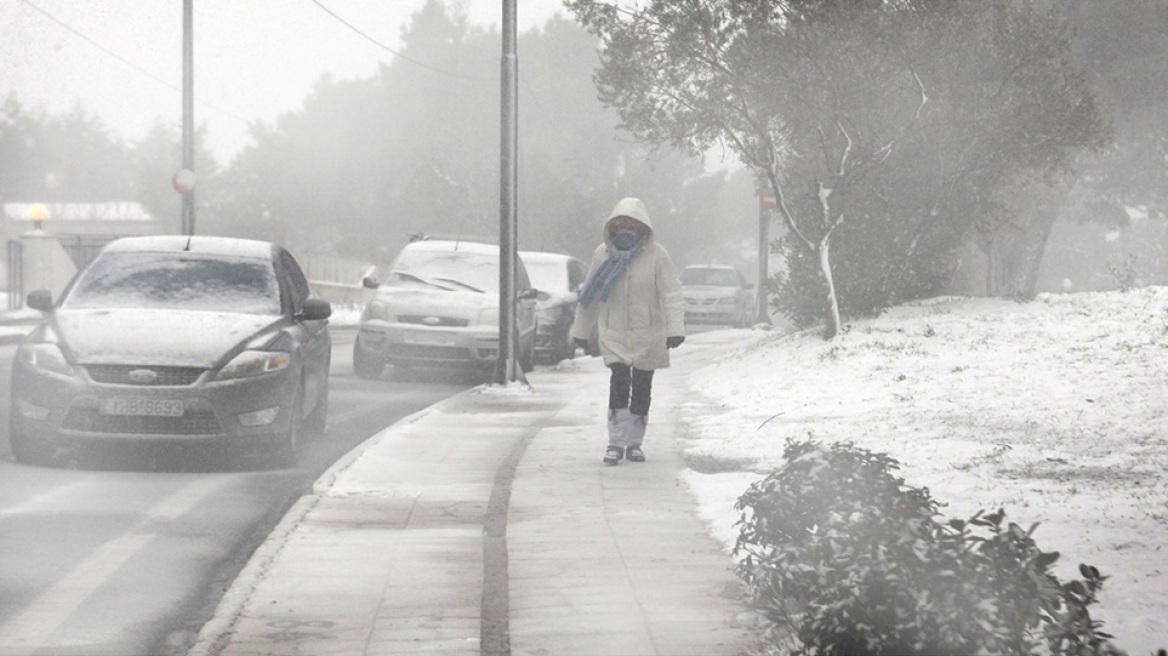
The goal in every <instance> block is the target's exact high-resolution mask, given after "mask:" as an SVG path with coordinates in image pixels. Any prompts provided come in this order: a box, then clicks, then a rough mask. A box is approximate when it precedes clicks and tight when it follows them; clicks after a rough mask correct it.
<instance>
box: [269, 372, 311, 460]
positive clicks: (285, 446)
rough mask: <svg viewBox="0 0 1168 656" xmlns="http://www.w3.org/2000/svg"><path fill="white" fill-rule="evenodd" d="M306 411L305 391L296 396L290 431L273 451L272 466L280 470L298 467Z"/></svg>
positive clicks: (280, 438) (289, 424)
mask: <svg viewBox="0 0 1168 656" xmlns="http://www.w3.org/2000/svg"><path fill="white" fill-rule="evenodd" d="M303 409H304V389H303V388H301V389H300V391H299V392H297V394H296V400H295V401H293V402H292V413H291V414H292V417H291V420H290V421H289V422H288V430H287V431H285V433H284V434H283V435H281V436H280V437H279V438H278V439H277V440H276V443H275V445H273V449H272V458H271V461H272V466H274V467H276V468H278V469H292V468H294V467H296V465H297V457H296V447H297V446H298V445H299V444H300V433H301V431H302V430H303V429H304V423H305V420H304V418H303V417H301V414H302V413H303Z"/></svg>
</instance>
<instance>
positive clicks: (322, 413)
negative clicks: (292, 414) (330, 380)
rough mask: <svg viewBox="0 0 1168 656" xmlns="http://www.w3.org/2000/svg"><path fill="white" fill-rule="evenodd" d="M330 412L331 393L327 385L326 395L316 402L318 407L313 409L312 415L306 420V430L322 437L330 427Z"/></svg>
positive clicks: (322, 395) (323, 394)
mask: <svg viewBox="0 0 1168 656" xmlns="http://www.w3.org/2000/svg"><path fill="white" fill-rule="evenodd" d="M328 412H329V391H328V385H327V384H326V385H325V388H324V393H322V394H321V395H320V400H319V401H317V402H316V407H315V408H313V409H312V414H310V415H308V418H307V419H305V420H304V428H305V429H306V430H307V431H308V432H309V433H311V434H313V435H320V434H321V433H323V432H324V431H325V428H327V427H328Z"/></svg>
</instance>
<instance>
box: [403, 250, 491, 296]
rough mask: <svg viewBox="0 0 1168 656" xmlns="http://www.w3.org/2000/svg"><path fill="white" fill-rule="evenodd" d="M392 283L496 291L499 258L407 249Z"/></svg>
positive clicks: (480, 254)
mask: <svg viewBox="0 0 1168 656" xmlns="http://www.w3.org/2000/svg"><path fill="white" fill-rule="evenodd" d="M390 282H391V283H415V284H416V283H422V284H428V285H434V286H436V287H443V288H446V289H458V290H461V291H468V290H469V291H477V292H490V293H492V294H496V293H498V291H499V256H498V255H497V254H489V253H474V252H469V251H434V250H421V249H416V250H411V249H407V250H405V251H403V252H402V254H401V255H399V256H398V259H397V261H396V262H394V264H393V271H392V273H391V274H390Z"/></svg>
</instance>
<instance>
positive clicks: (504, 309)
mask: <svg viewBox="0 0 1168 656" xmlns="http://www.w3.org/2000/svg"><path fill="white" fill-rule="evenodd" d="M515 33H516V20H515V0H503V59H502V69H503V70H502V76H501V77H502V94H501V96H502V108H501V110H502V111H501V114H502V125H501V130H500V131H499V132H500V135H501V139H500V141H501V143H500V157H499V163H500V175H499V179H500V193H499V362H498V365H497V366H496V367H495V382H496V383H499V384H503V385H506V384H507V383H509V382H513V381H516V380H523V382H527V381H526V378H524V376H523V372H522V371H520V370H519V367H517V366H516V363H515V351H516V349H517V348H518V346H519V345H518V343H517V340H516V337H517V336H516V334H515V301H516V298H515V296H516V293H517V291H516V289H515V278H516V275H515V270H516V259H517V257H518V249H517V248H516V241H517V233H518V229H517V223H518V194H517V193H516V188H517V180H518V171H519V167H518V164H517V162H518V150H519V120H518V105H519V93H518V89H519V84H518V80H519V57H518V55H517V54H516V48H515V41H516V38H515V36H516V34H515Z"/></svg>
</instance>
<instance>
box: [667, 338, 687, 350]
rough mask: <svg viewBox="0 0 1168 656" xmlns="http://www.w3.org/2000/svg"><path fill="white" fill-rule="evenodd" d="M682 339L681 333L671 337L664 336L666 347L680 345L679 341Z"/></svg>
mask: <svg viewBox="0 0 1168 656" xmlns="http://www.w3.org/2000/svg"><path fill="white" fill-rule="evenodd" d="M684 341H685V337H682V336H681V335H675V336H673V337H666V338H665V346H666V347H668V348H677V347H679V346H681V343H682V342H684Z"/></svg>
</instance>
